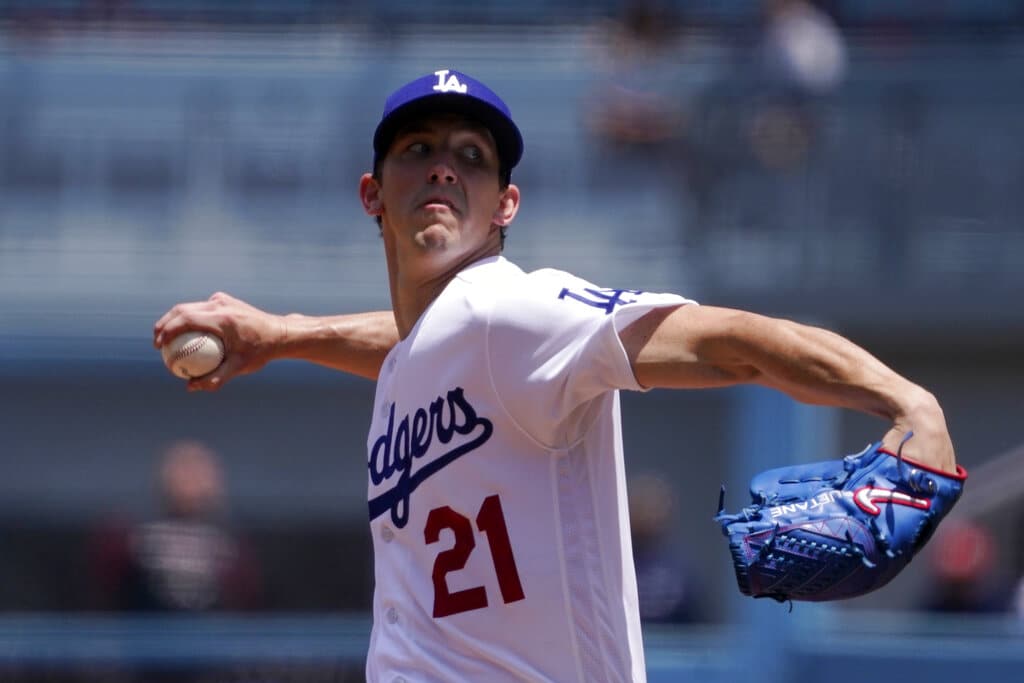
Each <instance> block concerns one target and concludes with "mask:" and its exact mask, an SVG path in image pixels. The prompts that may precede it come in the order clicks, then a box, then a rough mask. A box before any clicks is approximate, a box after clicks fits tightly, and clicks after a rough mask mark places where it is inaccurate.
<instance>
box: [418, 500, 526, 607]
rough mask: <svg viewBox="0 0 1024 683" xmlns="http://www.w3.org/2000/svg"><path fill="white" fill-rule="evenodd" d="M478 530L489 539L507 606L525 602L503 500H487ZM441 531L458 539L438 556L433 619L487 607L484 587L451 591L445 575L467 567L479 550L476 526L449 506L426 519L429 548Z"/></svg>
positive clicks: (441, 508) (480, 513)
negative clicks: (450, 533) (474, 528)
mask: <svg viewBox="0 0 1024 683" xmlns="http://www.w3.org/2000/svg"><path fill="white" fill-rule="evenodd" d="M476 528H477V529H478V530H479V531H480V533H482V534H484V535H485V536H486V537H487V543H488V545H490V548H491V558H492V559H493V560H494V573H495V574H496V575H497V578H498V588H499V589H500V590H501V598H502V600H504V601H505V603H506V604H507V603H510V602H516V601H517V600H522V599H523V598H525V597H526V596H525V595H524V594H523V585H522V583H521V582H520V581H519V571H518V570H517V569H516V560H515V557H513V556H512V545H511V543H510V542H509V539H508V528H507V527H506V526H505V513H504V512H503V511H502V509H501V499H500V498H498V496H497V494H495V495H492V496H488V497H487V498H486V499H484V502H483V505H481V506H480V511H479V512H478V513H477V515H476ZM442 529H451V530H452V533H453V534H454V535H455V545H454V546H452V547H451V548H449V549H448V550H445V551H443V552H440V553H438V555H437V558H436V559H435V560H434V571H433V573H432V574H431V577H432V578H433V580H434V618H435V619H437V618H439V617H447V616H449V615H451V614H458V613H459V612H468V611H470V610H474V609H482V608H484V607H487V590H486V589H485V588H484V587H483V586H476V587H474V588H466V589H464V590H460V591H455V592H452V591H449V590H448V582H447V580H446V578H445V577H446V575H447V574H448V572H454V571H458V570H460V569H462V568H463V567H465V566H466V562H467V561H468V560H469V556H470V554H471V553H472V552H473V549H474V548H476V539H475V538H474V534H473V526H472V523H471V522H470V520H469V518H468V517H466V516H465V515H462V514H460V513H458V512H456V511H455V510H453V509H451V508H450V507H448V506H447V505H445V506H443V507H439V508H434V509H433V510H431V511H430V514H428V515H427V526H426V527H425V528H424V529H423V539H424V540H425V541H426V542H427V544H431V543H437V541H438V539H440V537H441V530H442Z"/></svg>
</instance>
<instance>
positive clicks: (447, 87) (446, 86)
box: [434, 69, 468, 95]
mask: <svg viewBox="0 0 1024 683" xmlns="http://www.w3.org/2000/svg"><path fill="white" fill-rule="evenodd" d="M448 73H449V72H448V69H441V70H440V71H435V72H434V75H435V76H437V83H436V84H435V85H434V90H437V91H438V92H457V93H461V94H463V95H465V94H466V90H467V89H468V88H467V87H466V85H465V84H464V83H459V79H458V78H457V77H456V76H455V74H452V75H451V76H449V77H448V79H447V80H445V76H448Z"/></svg>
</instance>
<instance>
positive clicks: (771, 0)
mask: <svg viewBox="0 0 1024 683" xmlns="http://www.w3.org/2000/svg"><path fill="white" fill-rule="evenodd" d="M764 14H765V22H766V23H765V32H764V38H763V42H762V46H761V50H762V59H763V60H764V67H765V71H766V74H767V76H768V77H769V78H770V79H771V80H773V81H775V82H777V83H779V84H780V85H782V86H783V87H785V88H786V89H789V90H792V91H795V92H800V93H807V94H823V93H827V92H829V91H831V90H833V89H835V88H836V87H837V86H838V85H839V84H840V83H841V82H842V80H843V77H844V76H845V73H846V44H845V41H844V40H843V36H842V34H841V33H840V32H839V27H838V26H837V25H836V23H835V21H833V20H832V18H831V17H830V16H829V15H828V14H826V13H825V12H823V11H821V10H820V9H818V8H817V7H815V6H814V5H813V4H812V3H811V2H807V1H806V0H766V2H765V5H764Z"/></svg>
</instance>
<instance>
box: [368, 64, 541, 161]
mask: <svg viewBox="0 0 1024 683" xmlns="http://www.w3.org/2000/svg"><path fill="white" fill-rule="evenodd" d="M448 112H451V113H456V114H462V115H463V116H466V117H467V118H470V119H473V120H474V121H479V122H480V123H481V124H483V125H484V127H486V128H487V129H488V130H490V131H491V135H493V136H494V142H495V143H496V144H497V147H498V157H499V158H500V159H501V164H502V166H503V167H504V168H506V169H508V170H512V168H513V167H514V166H515V165H516V164H518V163H519V160H520V159H521V158H522V156H523V136H522V134H520V132H519V128H517V127H516V124H515V122H513V121H512V112H511V111H509V108H508V106H507V105H506V104H505V103H504V102H503V101H502V100H501V98H500V97H498V96H497V94H495V92H494V91H493V90H491V89H490V88H488V87H487V86H486V85H484V84H483V83H481V82H480V81H478V80H476V79H475V78H473V77H471V76H467V75H466V74H464V73H462V72H461V71H455V70H453V69H441V70H439V71H435V72H434V73H433V74H431V75H429V76H423V77H422V78H417V79H416V80H414V81H411V82H409V83H406V84H405V85H403V86H402V87H401V88H399V89H398V90H396V91H395V92H393V93H391V95H390V96H389V97H388V99H387V100H386V101H385V102H384V114H383V116H381V119H380V123H379V124H377V130H376V132H374V134H373V154H374V159H375V160H380V159H383V158H384V155H386V154H387V152H388V148H390V147H391V143H392V141H393V140H394V138H395V134H396V133H398V131H399V129H401V128H402V127H403V126H405V125H407V124H408V123H410V122H412V121H413V120H414V119H416V118H419V117H422V116H425V115H429V114H434V113H448Z"/></svg>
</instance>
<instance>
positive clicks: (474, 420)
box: [367, 387, 494, 529]
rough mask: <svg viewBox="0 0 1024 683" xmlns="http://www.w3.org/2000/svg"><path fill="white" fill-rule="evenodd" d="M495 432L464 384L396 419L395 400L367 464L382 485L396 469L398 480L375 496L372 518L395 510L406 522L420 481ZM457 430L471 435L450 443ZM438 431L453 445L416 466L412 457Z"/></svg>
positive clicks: (372, 478) (425, 449)
mask: <svg viewBox="0 0 1024 683" xmlns="http://www.w3.org/2000/svg"><path fill="white" fill-rule="evenodd" d="M493 432H494V425H493V424H492V423H491V421H490V420H488V419H487V418H485V417H480V416H478V415H477V414H476V409H475V408H474V407H473V404H471V403H470V402H469V401H468V400H467V399H466V396H465V394H464V393H463V390H462V387H456V388H454V389H452V390H451V391H449V392H448V394H447V395H446V396H438V397H437V399H436V400H434V401H431V402H430V405H429V406H427V407H426V408H418V409H417V410H416V412H415V413H413V414H412V416H411V417H410V416H409V415H404V416H403V417H402V418H401V419H400V420H398V423H397V425H396V423H395V404H394V403H392V404H391V411H390V414H389V415H388V427H387V430H386V431H385V432H384V433H383V434H381V435H380V436H379V437H378V438H377V440H376V441H375V442H374V444H373V448H372V449H370V460H369V462H368V463H367V466H368V467H369V469H370V481H372V482H373V485H374V486H380V485H381V484H382V483H384V482H385V481H389V480H390V479H392V478H393V477H394V476H395V475H396V474H397V475H398V481H397V482H395V485H394V486H393V487H391V489H390V490H388V491H385V492H384V493H382V494H380V495H379V496H377V497H376V498H372V499H370V501H369V505H370V520H371V521H372V520H374V519H376V518H377V517H380V516H381V515H382V514H384V513H385V512H387V511H388V510H390V511H391V521H392V522H394V524H395V526H396V527H398V528H399V529H401V528H403V527H404V526H405V525H406V523H408V521H409V496H411V495H412V492H413V491H415V490H416V487H418V486H419V485H420V484H422V483H423V482H424V481H426V480H427V479H428V478H430V477H432V476H433V475H435V474H437V473H438V472H440V471H441V470H442V469H444V468H445V467H447V466H448V465H450V464H452V463H453V462H455V461H456V460H457V459H458V458H461V457H462V456H464V455H466V454H467V453H469V452H471V451H474V450H476V449H477V448H480V446H483V445H484V444H485V443H486V442H487V440H488V439H490V438H491V434H492V433H493ZM456 434H458V435H461V436H465V437H469V438H467V439H463V440H458V441H457V443H454V444H451V442H452V439H454V438H455V435H456ZM434 437H437V441H438V443H440V444H441V445H442V446H448V445H449V444H451V446H450V447H449V448H448V449H447V450H446V451H445V452H444V453H442V454H441V455H439V456H437V457H436V458H434V459H433V460H431V461H430V462H428V463H426V464H425V465H423V466H421V467H419V468H417V469H416V471H415V472H413V471H412V467H413V461H414V460H419V459H421V458H423V457H424V456H425V455H426V454H427V452H428V451H429V450H430V446H431V444H432V443H433V440H434ZM435 451H436V449H435Z"/></svg>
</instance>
